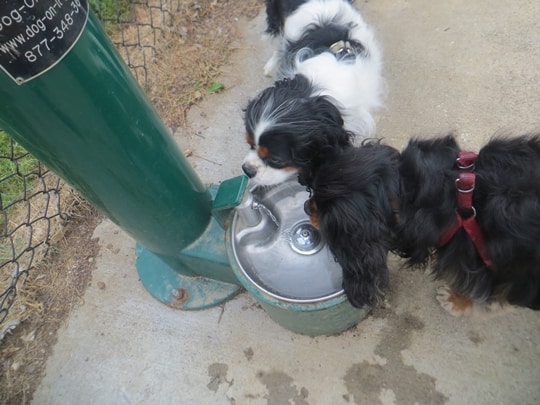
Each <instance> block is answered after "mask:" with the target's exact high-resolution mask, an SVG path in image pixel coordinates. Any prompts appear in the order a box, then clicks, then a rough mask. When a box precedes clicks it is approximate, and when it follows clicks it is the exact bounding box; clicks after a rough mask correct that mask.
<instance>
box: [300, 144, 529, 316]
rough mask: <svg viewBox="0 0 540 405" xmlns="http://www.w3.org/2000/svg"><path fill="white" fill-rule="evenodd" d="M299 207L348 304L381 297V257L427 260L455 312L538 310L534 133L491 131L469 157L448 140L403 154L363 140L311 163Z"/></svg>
mask: <svg viewBox="0 0 540 405" xmlns="http://www.w3.org/2000/svg"><path fill="white" fill-rule="evenodd" d="M308 186H309V187H310V188H311V190H312V196H311V198H310V199H309V200H308V201H307V202H306V204H305V207H306V212H307V213H308V214H309V215H310V216H311V219H312V222H313V223H314V225H315V226H317V227H319V229H320V231H321V234H322V236H323V237H324V238H325V239H326V242H327V243H328V245H329V248H330V250H331V251H332V252H333V254H334V255H335V257H336V259H337V260H338V262H339V263H340V264H341V267H342V268H343V279H344V289H345V292H346V293H347V295H348V297H349V299H350V301H351V302H352V304H353V305H356V306H362V305H364V304H377V303H380V302H381V301H382V299H383V297H384V291H385V289H386V288H387V287H388V268H387V264H386V260H387V254H388V252H389V251H394V252H396V253H398V254H400V255H401V256H402V257H405V258H407V263H408V264H409V265H411V266H418V265H427V264H428V262H429V261H430V259H433V261H434V262H433V267H432V269H431V270H432V273H433V274H434V276H435V278H436V279H441V280H444V281H446V282H447V283H448V285H449V288H443V289H442V290H441V291H439V296H438V299H439V301H440V302H441V304H442V305H443V307H445V309H447V310H448V311H449V312H451V313H452V314H454V315H463V314H471V313H479V314H482V313H485V312H486V310H492V309H494V308H495V307H498V306H499V304H503V303H510V304H512V305H516V306H525V307H529V308H532V309H535V310H540V248H539V247H540V134H536V135H523V136H518V137H503V136H498V137H494V138H493V139H492V140H491V141H490V142H488V143H487V144H486V145H485V146H484V147H483V148H482V149H481V150H480V151H479V153H478V155H476V153H472V152H462V151H460V148H459V146H458V144H457V142H456V141H455V139H454V137H453V136H445V137H439V138H435V139H429V140H412V141H410V142H409V144H408V146H407V147H406V148H405V149H404V151H403V152H402V153H399V152H398V151H397V150H396V149H394V148H392V147H390V146H386V145H383V144H381V143H380V142H378V141H365V142H364V144H363V145H362V146H360V147H357V148H348V149H347V150H345V151H344V152H343V153H342V154H341V155H340V156H336V157H335V158H334V159H331V160H328V161H326V162H324V163H323V164H321V165H320V166H319V167H318V168H316V169H315V171H314V175H313V178H312V180H311V183H310V184H308Z"/></svg>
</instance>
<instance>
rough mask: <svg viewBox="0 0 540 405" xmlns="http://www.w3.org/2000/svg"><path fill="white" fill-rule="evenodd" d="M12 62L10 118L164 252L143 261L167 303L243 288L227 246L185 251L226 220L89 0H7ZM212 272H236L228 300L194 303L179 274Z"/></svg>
mask: <svg viewBox="0 0 540 405" xmlns="http://www.w3.org/2000/svg"><path fill="white" fill-rule="evenodd" d="M0 65H1V67H2V69H3V72H2V71H0V103H1V104H0V127H1V128H2V129H4V130H6V131H7V132H8V133H9V134H10V135H11V136H12V137H13V138H14V139H15V140H16V141H17V142H19V143H20V144H21V145H22V146H23V147H25V148H26V149H27V150H28V151H29V152H30V153H32V154H33V155H34V156H35V157H36V158H38V159H39V160H40V161H42V162H43V163H45V164H46V165H47V166H48V167H49V168H51V169H52V170H53V171H54V172H55V173H56V174H58V175H59V176H60V177H62V178H63V179H64V180H65V181H67V182H68V183H70V184H71V185H72V186H73V187H74V188H75V189H77V190H78V191H79V192H80V193H81V195H83V196H84V197H85V198H86V199H87V200H88V201H90V202H91V203H92V204H93V205H94V206H96V207H97V208H99V209H100V210H101V211H102V212H103V213H104V214H105V215H107V217H109V218H110V219H111V220H112V221H114V222H115V223H116V224H117V225H118V226H120V227H121V228H122V229H123V230H125V231H126V232H127V233H128V234H130V235H131V236H132V237H133V238H134V239H135V240H136V241H137V242H139V243H140V245H142V246H144V248H143V247H142V246H139V247H138V250H139V253H140V254H142V255H144V256H145V260H146V259H148V258H149V257H151V258H152V261H151V263H150V264H148V266H149V267H148V268H144V269H141V267H138V270H139V273H141V272H142V273H144V274H143V275H142V276H141V278H142V279H143V283H145V282H146V283H145V286H146V287H147V289H149V290H150V292H151V293H152V295H154V296H155V297H156V298H159V299H160V300H162V301H164V302H167V303H171V302H173V301H174V299H176V301H179V300H178V299H177V298H178V297H175V294H176V296H178V295H182V297H180V298H181V299H180V301H181V304H182V305H176V306H178V307H182V306H186V307H189V308H198V307H204V306H208V305H214V304H215V303H217V301H219V300H220V299H226V298H228V297H230V296H231V295H233V294H234V293H235V292H236V290H237V289H238V287H237V286H236V285H231V284H228V283H235V282H236V279H235V277H234V275H233V274H232V272H231V271H230V269H229V268H228V261H227V260H226V254H225V253H224V252H221V251H220V252H218V254H217V256H219V257H221V256H223V255H224V257H225V259H224V260H221V259H220V258H218V259H217V264H216V263H214V259H213V258H209V259H208V260H206V258H205V257H199V258H198V261H197V260H195V262H193V259H192V258H191V255H190V254H188V256H189V260H184V259H183V256H185V255H184V254H183V253H182V250H184V249H188V248H189V247H190V246H191V245H193V243H194V242H196V241H197V240H198V239H199V238H200V237H201V235H203V234H205V233H208V232H209V231H208V229H210V228H211V229H214V228H216V227H215V226H214V225H213V222H214V220H213V219H212V217H211V207H212V195H211V192H210V191H209V190H208V189H207V188H206V187H205V186H204V185H203V184H202V183H201V181H200V180H199V178H198V177H197V176H196V174H195V172H194V171H193V170H192V168H191V166H190V165H189V163H188V162H187V160H186V159H185V158H184V156H183V155H182V153H181V151H180V150H179V149H178V147H177V145H176V143H175V142H174V140H173V139H172V137H171V136H170V134H169V132H168V130H167V128H166V127H165V126H164V125H163V123H162V121H161V120H160V119H159V117H158V115H157V114H156V112H155V110H154V108H153V107H152V105H151V104H150V103H149V101H148V100H147V98H146V96H145V94H144V93H143V91H142V90H141V89H140V87H139V86H138V84H137V83H136V81H135V80H134V78H133V76H132V74H131V72H130V71H129V69H128V68H127V66H126V65H125V63H124V62H123V61H122V59H121V58H120V56H119V55H118V53H117V51H116V49H114V46H113V45H112V44H111V42H110V40H109V38H108V37H107V35H106V34H105V32H104V31H103V29H102V27H101V25H100V23H99V21H98V20H97V19H96V18H95V17H94V16H93V15H92V13H90V12H89V10H88V3H87V1H86V0H40V1H37V0H26V1H18V0H4V1H3V4H2V5H0ZM212 232H213V233H214V234H216V235H217V234H218V231H217V230H215V231H212ZM217 237H218V236H216V238H217ZM221 239H222V241H223V240H224V237H223V236H221ZM146 249H148V252H147V251H146ZM223 250H224V247H223ZM199 256H200V255H199ZM203 256H204V255H203ZM143 261H144V260H143ZM188 262H190V263H188ZM207 265H208V267H209V268H210V270H206V267H207ZM138 266H139V265H138ZM142 266H143V267H144V265H142ZM160 267H165V268H166V269H167V270H166V272H168V275H167V276H165V277H162V276H160V275H159V272H160ZM207 273H208V274H207ZM171 274H172V275H173V276H171ZM200 275H202V276H207V275H210V276H212V277H213V278H216V279H219V280H221V281H226V282H227V283H225V284H226V285H225V286H224V287H223V286H222V285H221V284H224V283H220V287H219V288H218V289H219V290H220V291H221V289H222V287H223V288H224V291H223V292H222V293H220V294H218V295H222V298H219V299H218V300H217V301H215V302H213V303H210V304H208V305H207V304H204V305H202V306H200V305H198V304H194V305H192V306H189V305H187V304H186V302H188V301H189V299H188V298H189V297H188V296H187V295H189V294H188V292H187V290H185V289H184V287H181V286H180V284H181V283H182V281H179V280H177V281H175V282H173V281H172V280H171V277H172V278H175V279H179V278H183V277H184V276H200ZM148 279H150V280H151V281H148V282H147V280H148ZM158 279H159V280H158ZM156 280H157V281H156ZM190 282H191V281H190ZM164 283H165V284H167V286H168V287H165V286H164ZM171 283H172V284H171ZM150 284H152V285H150ZM154 284H156V285H157V286H156V285H154ZM164 288H166V289H167V290H166V291H162V290H163V289H164ZM152 289H156V290H159V291H153V290H152ZM202 294H204V292H202ZM177 304H178V302H177Z"/></svg>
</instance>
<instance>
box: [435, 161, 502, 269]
mask: <svg viewBox="0 0 540 405" xmlns="http://www.w3.org/2000/svg"><path fill="white" fill-rule="evenodd" d="M477 156H478V155H477V154H476V153H474V152H464V151H461V152H459V155H458V158H457V159H456V161H457V164H458V166H459V169H460V170H461V173H459V176H458V178H457V179H456V188H457V190H458V208H459V209H462V210H468V211H472V215H470V216H468V217H466V218H463V217H462V216H461V215H460V214H459V212H457V211H456V222H455V223H454V224H453V225H452V226H451V227H450V228H448V229H447V230H446V231H445V232H443V234H442V235H441V237H440V238H439V241H438V246H444V245H446V244H447V243H448V242H449V241H450V239H452V237H453V236H454V235H455V234H456V232H457V231H458V230H459V229H461V228H463V229H464V230H465V232H466V233H467V235H469V238H470V239H471V241H472V243H473V244H474V247H475V248H476V250H477V252H478V254H479V255H480V257H481V258H482V261H483V262H484V264H485V265H486V266H488V267H491V266H492V265H493V262H492V261H491V259H490V258H489V255H488V253H487V250H486V245H485V244H484V238H483V237H482V231H481V230H480V226H479V225H478V222H476V210H475V209H474V206H473V204H472V197H473V190H474V183H475V181H476V175H475V174H474V172H473V170H474V162H475V161H476V157H477Z"/></svg>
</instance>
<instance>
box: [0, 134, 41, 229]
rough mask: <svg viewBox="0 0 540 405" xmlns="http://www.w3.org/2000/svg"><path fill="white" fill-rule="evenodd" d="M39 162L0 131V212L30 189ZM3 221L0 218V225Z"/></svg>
mask: <svg viewBox="0 0 540 405" xmlns="http://www.w3.org/2000/svg"><path fill="white" fill-rule="evenodd" d="M38 169H39V162H38V160H37V159H36V158H35V157H33V156H32V155H30V154H29V153H28V152H27V151H26V150H25V149H24V148H23V147H22V146H20V145H19V144H18V143H17V142H15V141H13V140H12V139H11V138H10V137H9V135H8V134H7V133H6V132H5V131H0V210H5V209H9V207H11V206H12V205H13V203H14V202H15V201H16V200H18V199H19V198H20V197H21V195H22V194H23V193H24V192H25V191H26V192H27V191H28V190H30V189H31V187H32V181H33V180H35V178H36V176H37V175H38ZM2 221H3V219H2V218H1V217H0V225H2Z"/></svg>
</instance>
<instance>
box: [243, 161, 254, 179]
mask: <svg viewBox="0 0 540 405" xmlns="http://www.w3.org/2000/svg"><path fill="white" fill-rule="evenodd" d="M242 170H243V171H244V173H245V174H246V176H248V177H249V178H250V179H251V178H252V177H255V175H256V174H257V168H256V167H253V166H251V165H248V164H247V163H244V164H243V165H242Z"/></svg>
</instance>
